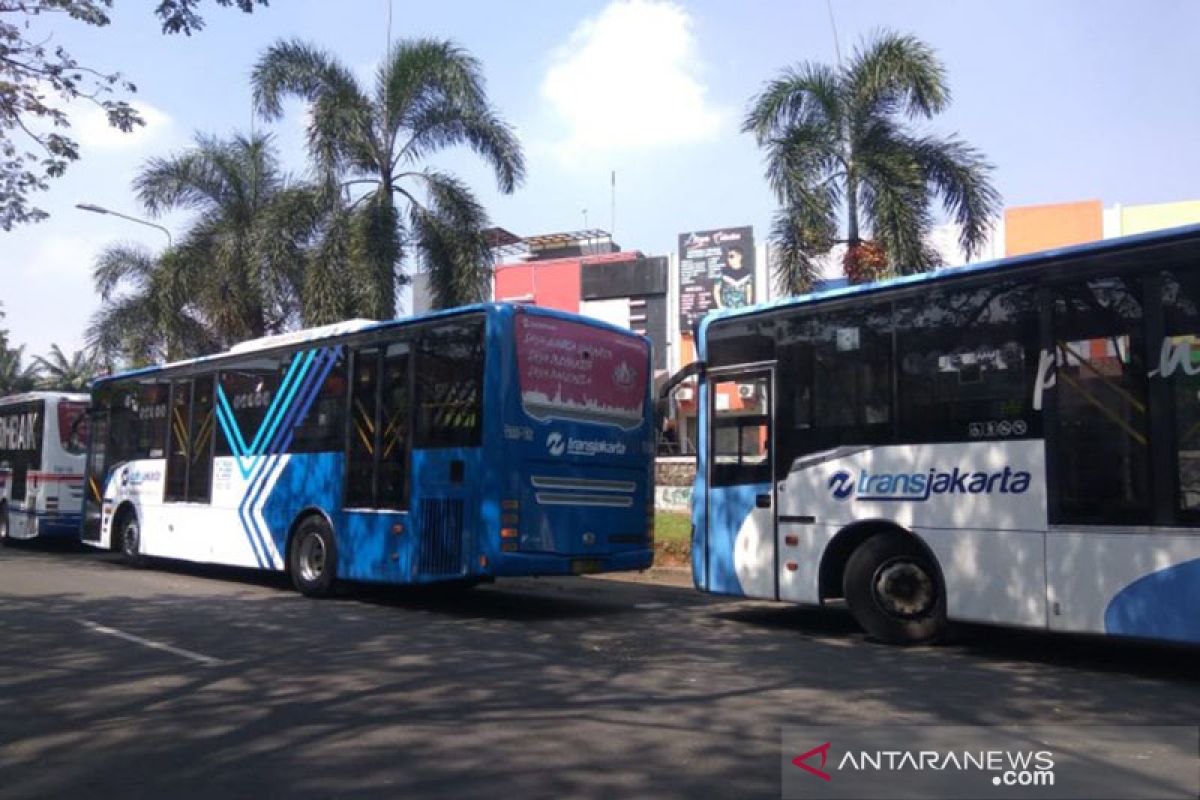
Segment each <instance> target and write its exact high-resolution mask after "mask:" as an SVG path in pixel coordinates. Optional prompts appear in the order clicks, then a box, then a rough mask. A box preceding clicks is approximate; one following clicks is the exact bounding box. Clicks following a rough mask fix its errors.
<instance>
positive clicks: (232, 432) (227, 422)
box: [217, 383, 246, 456]
mask: <svg viewBox="0 0 1200 800" xmlns="http://www.w3.org/2000/svg"><path fill="white" fill-rule="evenodd" d="M217 419H218V420H219V421H220V423H221V429H222V430H224V431H225V440H226V441H227V442H229V449H230V451H231V452H232V453H233V454H234V455H235V456H244V455H245V454H246V441H245V440H244V439H243V438H242V430H241V428H239V427H238V424H237V417H235V416H234V415H233V409H232V408H230V406H229V400H227V399H226V397H225V390H224V389H222V388H221V384H220V383H218V384H217Z"/></svg>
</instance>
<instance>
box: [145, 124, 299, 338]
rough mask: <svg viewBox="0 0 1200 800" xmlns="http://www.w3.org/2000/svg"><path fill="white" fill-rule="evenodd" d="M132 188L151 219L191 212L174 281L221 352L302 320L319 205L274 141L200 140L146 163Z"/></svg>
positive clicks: (249, 138) (263, 137)
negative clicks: (281, 159)
mask: <svg viewBox="0 0 1200 800" xmlns="http://www.w3.org/2000/svg"><path fill="white" fill-rule="evenodd" d="M134 189H135V190H136V191H137V194H138V199H139V200H140V201H141V203H142V206H143V207H144V208H145V209H146V211H147V213H149V214H151V215H152V216H159V215H160V214H162V213H164V212H167V211H173V210H187V211H192V212H194V213H195V217H194V219H193V220H192V221H191V223H190V227H189V229H188V231H187V233H186V234H185V235H184V237H183V239H182V241H181V242H180V243H179V245H177V246H176V247H175V249H174V251H173V254H172V255H173V258H174V259H175V269H176V270H177V272H176V274H175V279H176V280H177V281H178V283H179V285H180V288H181V290H182V291H183V295H182V296H183V297H185V298H187V300H188V302H189V303H190V304H191V305H192V306H193V307H194V308H195V309H196V313H197V316H196V318H197V319H198V320H203V321H204V323H205V325H206V327H207V328H208V330H209V331H210V333H211V335H212V338H213V339H215V341H216V343H217V344H218V346H221V347H224V346H228V345H230V344H233V343H235V342H238V341H241V340H243V339H253V338H257V337H259V336H264V335H267V334H271V333H278V332H280V331H283V330H286V329H287V328H288V327H290V326H291V325H292V324H294V323H295V322H296V321H298V319H299V316H300V298H301V295H302V292H303V289H304V282H305V271H306V270H305V267H306V264H307V250H306V247H307V244H308V240H309V238H310V237H311V235H312V233H313V231H314V226H315V225H316V223H317V221H318V218H319V211H320V206H319V198H318V196H317V193H316V192H315V190H313V189H312V188H310V187H308V186H306V185H303V184H299V183H294V182H292V181H291V180H290V179H289V178H288V176H287V175H285V174H284V173H283V172H282V171H281V170H280V167H279V163H278V159H277V158H276V155H275V151H274V148H273V146H272V139H271V137H270V136H269V135H261V134H260V135H254V136H234V137H232V138H230V139H228V140H223V139H218V138H215V137H208V136H202V135H198V136H197V137H196V145H195V147H193V148H191V149H189V150H186V151H184V152H182V153H178V154H175V155H172V156H168V157H167V158H155V159H151V160H150V161H149V162H147V164H146V165H145V167H143V169H142V171H141V172H140V173H139V174H138V176H137V177H136V178H135V179H134Z"/></svg>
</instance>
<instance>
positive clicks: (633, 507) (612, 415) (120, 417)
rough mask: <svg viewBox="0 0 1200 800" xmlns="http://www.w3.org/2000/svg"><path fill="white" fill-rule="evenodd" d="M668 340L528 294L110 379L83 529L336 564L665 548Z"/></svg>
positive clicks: (641, 560)
mask: <svg viewBox="0 0 1200 800" xmlns="http://www.w3.org/2000/svg"><path fill="white" fill-rule="evenodd" d="M649 375H650V345H649V341H648V340H647V339H645V338H644V337H641V336H638V335H636V334H633V333H631V332H630V331H627V330H623V329H620V328H616V327H613V326H609V325H607V324H605V323H602V322H599V321H596V320H591V319H586V318H583V317H578V316H574V315H569V314H562V313H557V312H552V311H546V310H542V309H538V308H531V307H520V306H510V305H486V306H473V307H467V308H462V309H456V310H454V311H450V312H441V313H437V314H431V315H428V316H426V317H421V318H414V319H411V320H395V321H389V322H382V323H380V322H371V321H349V322H345V323H340V324H337V325H333V326H327V327H325V328H319V329H310V330H306V331H299V332H295V333H289V334H282V335H279V336H274V337H268V338H265V339H260V340H255V341H251V342H246V343H243V344H241V345H238V346H236V347H234V348H232V349H231V350H230V351H229V352H227V353H221V354H219V355H215V356H209V357H205V358H199V359H195V360H191V361H186V362H180V363H176V364H170V365H167V366H163V367H154V368H150V369H143V370H138V371H134V372H128V373H125V374H122V375H116V376H113V377H110V378H104V379H101V380H99V381H97V382H96V384H95V386H94V389H93V395H92V400H93V401H92V408H91V415H92V417H91V421H92V425H91V447H90V450H89V461H88V467H87V469H88V477H89V481H90V483H91V486H92V487H94V491H93V493H92V494H91V495H90V496H89V500H90V502H89V505H88V507H87V514H86V516H87V519H86V522H85V526H84V534H83V538H84V541H85V542H87V543H89V544H93V545H95V546H98V547H101V548H111V549H114V550H120V551H122V552H123V553H124V554H125V556H126V557H127V558H128V559H129V560H130V561H132V562H134V563H140V562H141V561H142V560H143V558H144V557H147V556H151V557H161V558H170V559H184V560H190V561H197V562H209V563H218V564H228V565H237V566H246V567H258V568H262V569H269V570H287V571H288V572H289V573H290V574H291V578H292V580H293V582H294V584H295V585H296V587H297V588H298V589H299V590H300V591H302V592H304V593H306V594H309V595H314V596H315V595H323V594H326V593H328V592H329V591H330V589H331V588H332V586H333V584H334V581H335V580H338V579H346V580H355V581H374V582H383V583H395V584H404V583H428V582H435V581H460V582H477V581H480V580H489V579H492V578H494V577H496V576H511V575H571V574H582V573H592V572H605V571H613V570H638V569H644V568H646V567H648V566H649V565H650V563H651V560H652V558H653V517H652V512H653V501H654V489H653V480H654V478H653V445H654V425H653V406H652V403H651V401H650V397H649V392H650V381H649Z"/></svg>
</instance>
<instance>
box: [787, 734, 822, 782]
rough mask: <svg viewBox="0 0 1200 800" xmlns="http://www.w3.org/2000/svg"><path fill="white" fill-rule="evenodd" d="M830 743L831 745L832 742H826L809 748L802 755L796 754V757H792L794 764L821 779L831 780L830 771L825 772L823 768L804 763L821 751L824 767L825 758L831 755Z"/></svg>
mask: <svg viewBox="0 0 1200 800" xmlns="http://www.w3.org/2000/svg"><path fill="white" fill-rule="evenodd" d="M829 745H830V742H826V743H825V744H823V745H821V746H820V747H814V748H813V749H812V750H809V751H808V752H807V753H803V754H801V755H798V756H796V757H795V758H793V759H792V764H794V765H795V766H797V767H799V768H800V769H802V770H804V771H805V772H809V773H812V774H813V775H816V776H817V777H818V778H820V779H821V780H825V781H827V780H830V777H829V773H828V772H825V771H823V770H821V769H817V768H816V767H810V766H809V765H808V764H805V763H804V762H805V761H807V760H808V759H810V758H812V757H813V756H815V755H816V754H817V753H820V754H821V766H822V767H824V766H825V759H826V758H827V757H828V756H829Z"/></svg>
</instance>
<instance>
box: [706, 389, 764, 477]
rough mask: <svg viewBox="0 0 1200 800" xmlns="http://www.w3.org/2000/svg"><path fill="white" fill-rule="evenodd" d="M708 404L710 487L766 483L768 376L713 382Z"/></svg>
mask: <svg viewBox="0 0 1200 800" xmlns="http://www.w3.org/2000/svg"><path fill="white" fill-rule="evenodd" d="M712 403H713V417H712V420H713V425H712V465H713V466H712V475H713V479H712V480H713V485H714V486H735V485H738V484H746V483H765V482H767V481H770V480H771V463H770V453H771V380H770V373H769V372H757V373H747V374H745V375H737V376H730V377H728V378H724V377H723V378H722V379H721V380H718V381H714V382H713V383H712Z"/></svg>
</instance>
